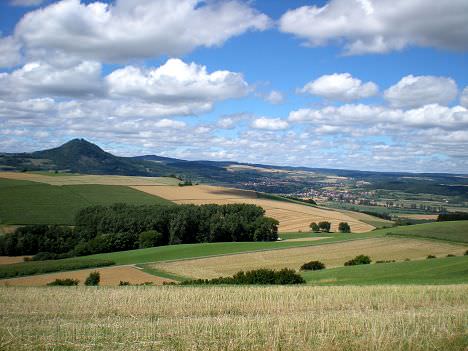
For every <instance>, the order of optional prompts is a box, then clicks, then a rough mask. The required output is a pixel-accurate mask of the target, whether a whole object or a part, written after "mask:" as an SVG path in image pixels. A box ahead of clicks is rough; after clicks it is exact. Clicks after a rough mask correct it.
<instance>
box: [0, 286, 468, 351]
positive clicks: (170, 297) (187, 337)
mask: <svg viewBox="0 0 468 351" xmlns="http://www.w3.org/2000/svg"><path fill="white" fill-rule="evenodd" d="M467 294H468V285H447V286H392V287H389V286H373V287H310V286H306V287H272V286H269V287H258V286H257V287H206V288H201V287H120V288H86V287H76V288H60V287H57V288H0V311H2V313H1V314H0V348H1V349H2V350H15V351H18V350H32V349H34V350H37V349H39V350H128V349H129V348H131V349H132V350H226V351H230V350H297V351H305V350H351V351H352V350H382V351H386V350H388V351H390V350H391V351H394V350H414V351H416V350H442V349H444V350H463V349H466V347H467V346H468V343H467V332H466V325H467V322H468V300H467V299H466V296H467Z"/></svg>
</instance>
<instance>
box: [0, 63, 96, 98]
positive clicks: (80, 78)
mask: <svg viewBox="0 0 468 351" xmlns="http://www.w3.org/2000/svg"><path fill="white" fill-rule="evenodd" d="M0 83H1V84H2V85H3V89H5V90H7V91H5V90H4V91H3V93H4V94H5V95H8V94H10V95H18V94H21V95H25V96H72V97H79V96H81V97H85V96H93V95H101V94H103V88H104V87H103V84H102V79H101V65H100V64H99V63H97V62H89V61H85V62H81V63H78V64H77V65H75V66H64V67H54V66H52V65H50V64H48V63H45V62H39V61H38V62H30V63H27V64H25V65H24V66H23V67H21V68H19V69H17V70H15V71H13V72H12V73H11V74H6V73H4V74H3V75H0ZM0 90H2V88H0Z"/></svg>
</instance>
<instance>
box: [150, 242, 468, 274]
mask: <svg viewBox="0 0 468 351" xmlns="http://www.w3.org/2000/svg"><path fill="white" fill-rule="evenodd" d="M466 249H467V246H466V245H456V244H450V243H440V242H432V241H429V240H428V241H424V240H418V239H406V238H373V239H363V240H355V241H348V242H343V243H336V244H324V245H316V246H307V247H300V248H291V249H284V250H274V251H264V252H252V253H243V254H235V255H228V256H220V257H210V258H201V259H192V260H182V261H173V262H161V263H156V264H154V265H152V267H153V268H156V269H159V270H163V271H166V272H169V273H173V274H177V275H180V276H185V277H191V278H216V277H219V276H229V275H233V274H234V273H236V272H238V271H241V270H244V271H245V270H250V269H258V268H272V269H280V268H284V267H288V268H292V269H299V267H300V266H301V265H302V264H303V263H305V262H308V261H312V260H319V261H322V262H323V263H325V265H326V266H327V267H337V266H343V264H344V262H346V261H348V260H350V259H352V258H354V257H355V256H357V255H359V254H364V255H369V256H370V257H371V258H372V260H373V261H376V260H404V259H405V258H410V259H425V258H426V257H427V255H430V254H431V255H436V256H445V255H447V254H454V255H463V253H464V252H465V251H466Z"/></svg>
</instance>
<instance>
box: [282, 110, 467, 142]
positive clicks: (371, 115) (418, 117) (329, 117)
mask: <svg viewBox="0 0 468 351" xmlns="http://www.w3.org/2000/svg"><path fill="white" fill-rule="evenodd" d="M288 120H289V121H290V122H297V123H304V122H305V123H312V124H314V125H318V126H333V127H340V129H337V131H340V132H343V131H345V132H349V131H352V132H353V133H360V132H366V133H368V132H370V133H371V134H372V133H375V134H380V135H382V134H384V133H389V134H391V133H392V131H395V130H402V129H408V128H411V129H430V128H438V129H441V130H447V131H452V130H458V129H466V128H468V109H466V108H464V107H462V106H455V107H452V108H450V107H446V106H440V105H437V104H432V105H425V106H423V107H420V108H417V109H411V110H406V111H404V110H400V109H391V108H386V107H382V106H368V105H363V104H358V105H354V104H349V105H343V106H339V107H335V106H328V107H325V108H322V109H299V110H296V111H292V112H291V113H290V114H289V117H288ZM329 131H332V129H329Z"/></svg>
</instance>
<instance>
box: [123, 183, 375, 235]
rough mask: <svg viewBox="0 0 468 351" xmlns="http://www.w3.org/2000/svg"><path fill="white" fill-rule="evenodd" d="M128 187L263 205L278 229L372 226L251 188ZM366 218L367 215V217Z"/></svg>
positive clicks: (188, 199)
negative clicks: (323, 224)
mask: <svg viewBox="0 0 468 351" xmlns="http://www.w3.org/2000/svg"><path fill="white" fill-rule="evenodd" d="M132 188H134V189H137V190H140V191H143V192H146V193H148V194H152V195H156V196H159V197H162V198H164V199H167V200H170V201H172V202H175V203H179V204H195V205H201V204H212V203H214V204H219V205H224V204H233V203H240V202H241V203H248V204H254V205H258V206H261V207H263V209H265V212H266V215H267V216H269V217H273V218H275V219H277V220H278V221H279V222H280V225H279V231H280V232H295V231H310V228H309V225H310V223H311V222H320V221H329V222H331V224H332V230H333V231H337V230H338V224H339V223H340V222H348V223H349V225H350V226H351V230H352V231H353V232H357V233H362V232H367V231H370V230H372V229H374V228H375V227H374V226H372V225H370V224H368V223H365V222H363V221H361V220H359V219H357V218H356V217H352V216H351V215H349V214H346V213H342V212H339V211H334V210H328V209H323V208H317V207H312V206H307V205H301V204H297V203H291V202H286V201H275V200H269V199H262V198H258V196H257V194H256V193H255V192H252V191H245V190H238V189H229V188H222V187H215V186H209V185H197V186H188V187H170V186H158V187H152V186H132ZM369 217H370V216H369Z"/></svg>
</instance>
